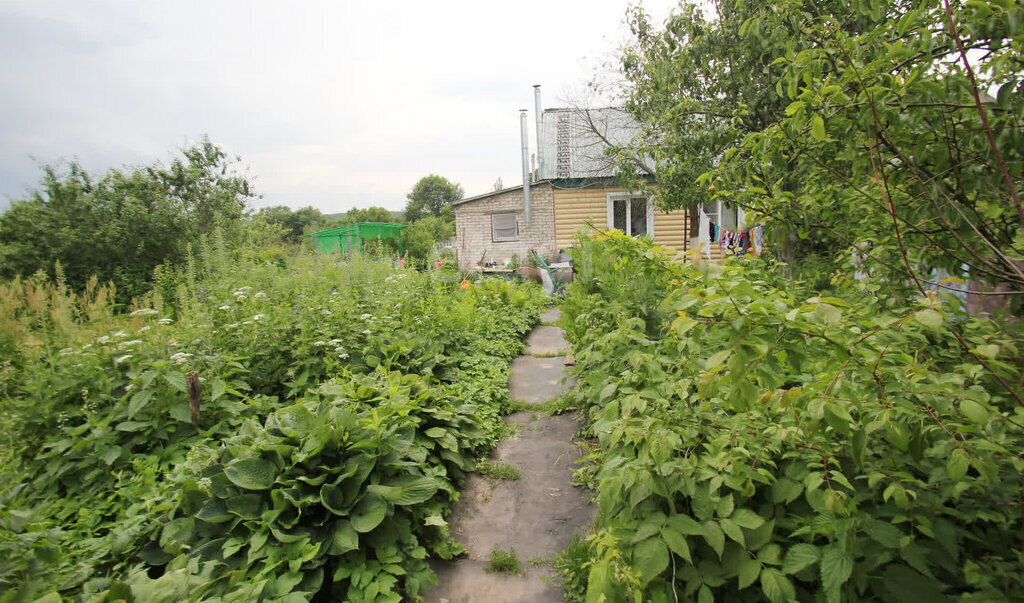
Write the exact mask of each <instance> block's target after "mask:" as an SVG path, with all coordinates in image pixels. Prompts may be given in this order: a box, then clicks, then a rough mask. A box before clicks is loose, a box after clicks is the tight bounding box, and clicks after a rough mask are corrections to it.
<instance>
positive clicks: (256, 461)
mask: <svg viewBox="0 0 1024 603" xmlns="http://www.w3.org/2000/svg"><path fill="white" fill-rule="evenodd" d="M224 475H226V476H227V478H228V479H229V480H231V483H232V484H234V485H236V486H238V487H239V488H245V489H246V490H267V489H269V488H270V487H271V486H273V485H274V480H275V479H276V478H277V467H275V466H274V464H273V463H271V462H270V461H268V460H266V459H261V458H250V459H241V460H237V461H233V462H232V463H231V464H229V465H228V466H227V467H225V468H224Z"/></svg>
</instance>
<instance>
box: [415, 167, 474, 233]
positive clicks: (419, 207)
mask: <svg viewBox="0 0 1024 603" xmlns="http://www.w3.org/2000/svg"><path fill="white" fill-rule="evenodd" d="M462 196H463V190H462V186H460V185H458V184H456V183H454V182H451V181H449V180H448V179H447V178H444V177H442V176H438V175H436V174H431V175H429V176H424V177H423V178H420V180H419V181H418V182H417V183H416V184H415V185H414V186H413V187H412V190H411V191H410V192H409V194H408V195H406V198H407V199H408V200H409V202H408V203H407V204H406V206H405V219H406V220H408V221H409V222H410V223H412V222H415V221H416V220H419V219H420V218H422V217H424V216H440V215H441V214H442V212H443V211H444V209H445V208H446V207H450V206H451V204H452V203H453V202H455V201H458V200H459V199H462Z"/></svg>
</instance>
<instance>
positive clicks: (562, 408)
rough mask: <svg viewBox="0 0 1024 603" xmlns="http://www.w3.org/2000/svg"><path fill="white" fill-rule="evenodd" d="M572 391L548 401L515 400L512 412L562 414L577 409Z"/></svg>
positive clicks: (512, 404) (511, 406)
mask: <svg viewBox="0 0 1024 603" xmlns="http://www.w3.org/2000/svg"><path fill="white" fill-rule="evenodd" d="M571 394H572V391H568V392H565V393H564V394H562V395H561V396H558V397H557V398H555V399H554V400H548V401H547V402H537V403H534V402H527V401H525V400H513V401H512V403H511V405H510V408H511V410H510V412H529V413H536V412H539V413H547V414H549V415H560V414H563V413H566V412H569V411H571V410H577V406H576V401H575V400H574V399H573V396H572V395H571Z"/></svg>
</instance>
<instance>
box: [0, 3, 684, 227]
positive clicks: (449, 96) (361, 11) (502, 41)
mask: <svg viewBox="0 0 1024 603" xmlns="http://www.w3.org/2000/svg"><path fill="white" fill-rule="evenodd" d="M674 4H675V1H674V0H645V1H644V2H643V6H644V8H645V9H646V10H647V11H648V12H649V13H651V14H652V16H654V18H655V19H663V18H664V17H665V16H666V15H667V14H668V12H669V10H670V8H671V6H672V5H674ZM626 8H627V0H554V1H546V2H545V1H541V0H520V1H517V2H514V3H513V2H483V1H481V0H472V1H468V2H461V1H459V2H455V1H446V0H435V1H433V2H422V1H406V0H392V1H390V2H381V1H376V2H373V1H366V0H363V1H359V2H349V1H345V0H336V1H333V2H326V1H323V2H318V1H312V0H310V1H301V2H280V1H273V2H271V1H264V0H248V1H241V0H217V1H209V0H207V1H199V0H174V1H173V2H172V1H167V0H165V1H149V2H139V1H137V0H76V1H72V0H65V1H60V2H57V1H50V0H0V81H2V82H3V92H2V93H0V210H2V209H4V208H6V207H7V206H9V204H10V202H11V201H12V200H18V199H24V198H26V197H28V194H29V192H30V191H31V190H33V189H35V188H37V186H38V184H39V181H40V177H41V174H42V171H41V167H42V166H44V165H55V164H58V165H59V164H61V163H63V162H67V161H69V160H76V161H78V162H79V163H81V164H82V165H83V166H84V167H85V168H86V169H87V170H88V171H90V172H92V173H102V172H104V171H106V170H107V169H109V168H112V167H118V168H119V167H124V166H137V165H146V164H151V163H153V162H156V161H162V162H165V163H166V162H168V161H169V160H170V159H172V158H173V157H174V156H175V154H176V153H177V150H178V149H181V148H183V147H185V146H187V145H188V144H190V143H193V142H196V141H199V140H201V139H202V137H203V136H204V135H206V136H209V138H210V140H211V141H212V142H214V143H215V144H217V145H219V146H221V147H222V148H223V149H225V150H226V151H227V152H229V153H230V154H231V155H237V156H240V157H241V166H240V167H241V168H242V169H244V170H245V173H246V174H247V175H248V176H249V177H250V179H251V180H252V182H253V183H254V185H255V189H256V192H257V193H259V194H260V195H262V197H261V198H260V199H256V200H254V201H253V202H252V206H253V207H254V208H256V207H263V206H269V205H286V206H289V207H292V208H298V207H305V206H308V205H311V206H313V207H316V208H317V209H319V210H320V211H322V212H324V213H336V212H343V211H346V210H348V209H350V208H352V207H369V206H382V207H385V208H388V209H392V210H398V209H402V208H403V207H404V206H405V202H406V198H405V196H406V194H407V193H408V192H409V190H410V189H412V187H413V185H414V184H415V183H416V181H417V180H419V179H420V178H421V177H423V176H426V175H428V174H440V175H442V176H444V177H446V178H448V179H450V180H452V181H454V182H457V183H459V184H461V185H462V186H463V188H464V190H465V193H466V195H467V196H472V195H477V194H481V193H485V192H488V191H490V190H492V189H493V185H494V182H495V181H496V180H497V179H498V178H501V179H502V181H503V183H504V185H505V186H506V187H507V186H514V185H517V184H519V183H520V182H521V180H522V177H521V150H520V140H519V131H520V127H519V114H518V109H520V108H529V109H530V114H529V116H530V138H531V142H530V145H531V152H532V149H533V148H534V147H533V145H534V143H535V141H534V140H533V138H534V137H535V130H534V121H533V120H534V115H533V106H534V101H533V88H532V86H533V84H541V85H542V88H541V91H542V98H543V104H544V106H545V108H550V107H557V106H565V104H566V99H568V98H571V97H573V96H575V95H576V94H577V93H578V92H579V91H580V90H581V89H582V88H583V86H584V85H585V83H586V81H587V80H588V79H589V78H591V77H592V76H593V74H594V70H595V69H597V68H599V65H600V64H601V62H602V60H604V59H608V58H609V57H612V56H613V55H614V52H615V49H616V48H618V47H619V46H620V44H621V42H622V41H623V40H625V39H627V37H628V29H627V28H626V25H625V12H626Z"/></svg>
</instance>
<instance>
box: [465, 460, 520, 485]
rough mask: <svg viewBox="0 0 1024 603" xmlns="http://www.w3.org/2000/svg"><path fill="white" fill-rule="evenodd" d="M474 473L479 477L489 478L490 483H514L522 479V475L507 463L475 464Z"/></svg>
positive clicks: (484, 462)
mask: <svg viewBox="0 0 1024 603" xmlns="http://www.w3.org/2000/svg"><path fill="white" fill-rule="evenodd" d="M475 471H476V472H477V473H479V474H480V475H485V476H487V477H489V478H491V482H496V481H499V480H504V481H514V480H517V479H519V478H520V477H522V475H523V474H522V473H520V472H519V470H518V469H516V468H515V467H513V466H512V465H509V464H508V463H502V462H497V463H492V462H490V461H482V462H478V463H477V464H476V469H475Z"/></svg>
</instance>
